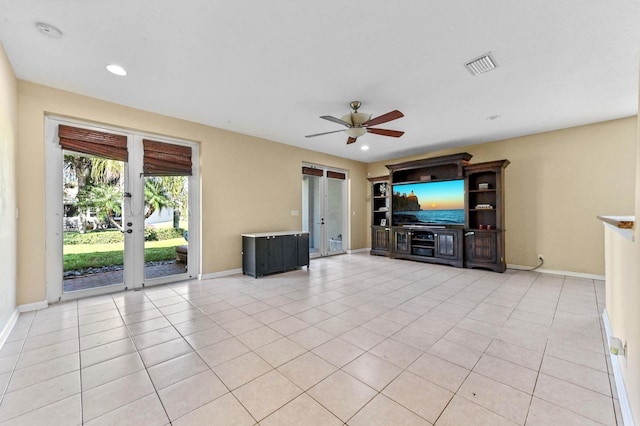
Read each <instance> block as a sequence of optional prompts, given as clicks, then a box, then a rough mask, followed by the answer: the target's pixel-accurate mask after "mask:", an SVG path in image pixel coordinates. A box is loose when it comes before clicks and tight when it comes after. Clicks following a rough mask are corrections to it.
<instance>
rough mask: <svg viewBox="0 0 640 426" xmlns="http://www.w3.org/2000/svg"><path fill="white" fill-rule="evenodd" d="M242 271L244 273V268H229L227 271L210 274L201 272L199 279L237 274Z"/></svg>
mask: <svg viewBox="0 0 640 426" xmlns="http://www.w3.org/2000/svg"><path fill="white" fill-rule="evenodd" d="M241 273H242V268H238V269H228V270H226V271H220V272H212V273H210V274H200V276H199V277H198V279H200V280H209V279H211V278H220V277H228V276H229V275H236V274H241Z"/></svg>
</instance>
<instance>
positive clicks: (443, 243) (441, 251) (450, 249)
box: [435, 231, 458, 259]
mask: <svg viewBox="0 0 640 426" xmlns="http://www.w3.org/2000/svg"><path fill="white" fill-rule="evenodd" d="M435 237H436V257H441V258H445V259H457V258H458V250H457V247H458V241H457V239H458V238H457V237H458V235H457V234H456V233H455V232H449V231H438V233H437V234H435Z"/></svg>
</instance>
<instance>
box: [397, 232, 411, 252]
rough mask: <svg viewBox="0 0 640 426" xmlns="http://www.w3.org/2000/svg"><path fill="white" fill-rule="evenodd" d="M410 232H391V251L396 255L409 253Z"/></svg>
mask: <svg viewBox="0 0 640 426" xmlns="http://www.w3.org/2000/svg"><path fill="white" fill-rule="evenodd" d="M410 241H411V231H407V230H402V229H401V230H395V231H393V251H394V252H396V253H406V254H408V253H410V252H411V245H410Z"/></svg>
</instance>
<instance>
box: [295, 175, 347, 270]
mask: <svg viewBox="0 0 640 426" xmlns="http://www.w3.org/2000/svg"><path fill="white" fill-rule="evenodd" d="M346 177H347V173H346V171H345V170H339V169H333V168H328V167H323V166H316V165H304V166H303V167H302V230H303V231H306V232H309V256H310V257H320V256H329V255H334V254H341V253H345V251H346V248H347V247H346V244H347V241H346V235H347V234H346V223H347V220H346V218H347V190H346Z"/></svg>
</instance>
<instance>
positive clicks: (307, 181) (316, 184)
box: [302, 175, 324, 257]
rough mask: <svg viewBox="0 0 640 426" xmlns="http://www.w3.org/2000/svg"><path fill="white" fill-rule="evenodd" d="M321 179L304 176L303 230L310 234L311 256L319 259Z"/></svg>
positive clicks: (320, 240) (321, 223)
mask: <svg viewBox="0 0 640 426" xmlns="http://www.w3.org/2000/svg"><path fill="white" fill-rule="evenodd" d="M321 179H322V178H321V177H320V176H311V175H303V176H302V206H303V208H302V230H303V231H306V232H308V233H309V256H310V257H317V256H320V255H321V253H322V242H323V237H322V229H321V227H322V225H323V223H324V219H323V217H322V210H321V207H322V203H321V200H322V197H321V188H320V184H321Z"/></svg>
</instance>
